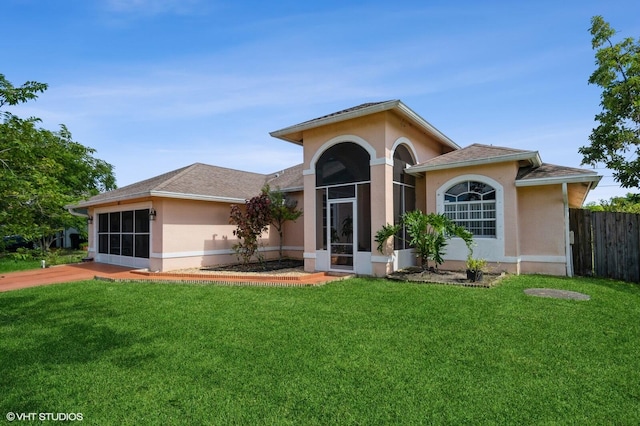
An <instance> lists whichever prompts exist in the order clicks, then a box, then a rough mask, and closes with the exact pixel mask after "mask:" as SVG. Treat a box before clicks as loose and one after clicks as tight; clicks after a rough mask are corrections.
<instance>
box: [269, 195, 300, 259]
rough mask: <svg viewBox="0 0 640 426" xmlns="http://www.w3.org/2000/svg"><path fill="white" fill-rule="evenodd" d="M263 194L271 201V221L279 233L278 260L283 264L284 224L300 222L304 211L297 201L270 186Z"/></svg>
mask: <svg viewBox="0 0 640 426" xmlns="http://www.w3.org/2000/svg"><path fill="white" fill-rule="evenodd" d="M262 193H263V194H266V195H267V196H268V197H269V200H270V204H269V209H270V217H271V219H270V221H271V225H273V227H274V228H275V229H276V231H278V238H279V240H278V241H279V246H278V260H279V261H280V262H282V257H283V256H282V244H283V241H284V224H285V223H286V222H289V221H292V222H295V221H296V220H298V219H299V218H300V216H302V210H300V209H298V208H297V206H298V203H297V201H295V200H292V199H290V198H287V197H286V196H285V194H284V193H283V192H282V191H280V190H273V189H271V188H270V187H269V185H265V186H264V188H262Z"/></svg>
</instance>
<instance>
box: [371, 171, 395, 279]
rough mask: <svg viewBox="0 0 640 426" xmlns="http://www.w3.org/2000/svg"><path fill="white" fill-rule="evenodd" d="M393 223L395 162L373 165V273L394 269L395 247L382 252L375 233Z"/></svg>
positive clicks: (388, 271) (382, 273)
mask: <svg viewBox="0 0 640 426" xmlns="http://www.w3.org/2000/svg"><path fill="white" fill-rule="evenodd" d="M387 223H390V224H392V223H393V164H388V163H387V162H385V163H384V164H375V165H372V166H371V262H372V270H373V275H375V276H377V277H382V276H385V275H387V274H388V273H390V272H392V270H393V247H391V250H390V251H389V252H387V253H380V252H379V251H378V250H377V249H376V246H377V243H376V242H375V235H376V232H378V230H380V228H382V226H384V225H385V224H387Z"/></svg>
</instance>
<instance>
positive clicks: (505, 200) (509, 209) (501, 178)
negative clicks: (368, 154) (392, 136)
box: [425, 163, 519, 272]
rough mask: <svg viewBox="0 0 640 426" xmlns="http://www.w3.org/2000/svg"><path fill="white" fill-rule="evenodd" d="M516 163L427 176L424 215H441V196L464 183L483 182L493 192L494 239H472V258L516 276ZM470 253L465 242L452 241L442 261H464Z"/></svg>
mask: <svg viewBox="0 0 640 426" xmlns="http://www.w3.org/2000/svg"><path fill="white" fill-rule="evenodd" d="M516 173H517V167H516V165H515V163H500V164H488V165H480V166H472V167H464V168H457V169H445V170H438V171H430V172H427V173H426V176H425V179H426V195H425V197H426V204H427V206H426V212H427V213H443V212H444V203H443V200H444V192H445V191H446V190H447V189H448V188H449V187H450V186H452V185H454V184H456V183H459V182H462V181H465V180H481V181H485V182H487V183H489V184H491V185H492V186H494V188H495V189H496V216H497V218H496V238H476V239H474V242H475V245H474V256H475V257H482V258H484V259H487V261H489V262H494V263H496V264H497V263H500V264H501V268H502V269H504V270H506V271H510V272H516V267H517V256H518V238H519V237H518V199H517V193H516V187H515V184H514V182H515V177H516ZM468 254H469V252H468V250H467V247H466V245H465V244H464V242H463V241H462V240H461V239H459V238H453V239H452V240H451V242H450V243H449V246H448V247H447V254H446V256H445V257H444V258H445V260H456V261H465V260H466V258H467V256H468Z"/></svg>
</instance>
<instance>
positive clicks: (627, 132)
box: [579, 16, 640, 188]
mask: <svg viewBox="0 0 640 426" xmlns="http://www.w3.org/2000/svg"><path fill="white" fill-rule="evenodd" d="M590 32H591V35H592V37H593V38H592V41H591V45H592V48H593V49H594V50H596V54H595V57H596V70H595V71H594V72H593V74H591V77H590V78H589V84H595V85H597V86H600V87H601V88H602V94H601V96H600V99H601V102H600V105H601V106H602V111H601V112H600V113H599V114H597V115H596V117H595V118H596V120H597V121H598V122H599V125H598V127H596V128H595V129H593V131H592V133H591V135H590V136H589V141H590V145H588V146H583V147H581V148H580V149H579V152H580V153H581V154H582V155H583V160H582V164H589V165H592V166H595V165H596V164H598V163H604V164H605V165H606V166H607V168H609V169H611V170H613V171H614V178H615V179H616V181H618V182H619V183H620V185H621V186H622V187H624V188H633V187H638V186H640V155H639V154H640V40H638V41H634V39H633V38H630V37H629V38H625V39H623V40H622V41H619V42H618V43H615V44H614V43H613V41H612V38H613V36H614V35H615V34H616V31H615V30H614V29H613V28H611V26H610V25H609V23H607V22H606V21H605V20H604V19H603V18H602V16H594V17H593V18H591V29H590Z"/></svg>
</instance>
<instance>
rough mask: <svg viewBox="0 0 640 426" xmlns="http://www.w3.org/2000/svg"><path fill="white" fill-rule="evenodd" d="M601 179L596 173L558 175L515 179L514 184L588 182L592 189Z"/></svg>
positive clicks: (536, 184) (535, 184) (518, 185)
mask: <svg viewBox="0 0 640 426" xmlns="http://www.w3.org/2000/svg"><path fill="white" fill-rule="evenodd" d="M601 179H602V176H598V175H576V176H559V177H547V178H537V179H523V180H516V186H517V187H526V186H542V185H558V184H562V183H588V184H589V185H590V188H589V189H593V188H595V187H596V186H598V183H599V182H600V180H601Z"/></svg>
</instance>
